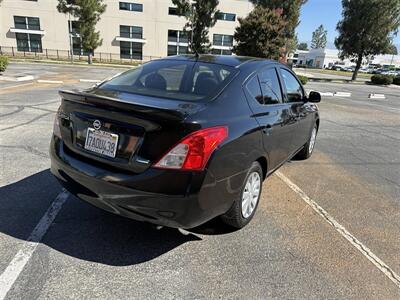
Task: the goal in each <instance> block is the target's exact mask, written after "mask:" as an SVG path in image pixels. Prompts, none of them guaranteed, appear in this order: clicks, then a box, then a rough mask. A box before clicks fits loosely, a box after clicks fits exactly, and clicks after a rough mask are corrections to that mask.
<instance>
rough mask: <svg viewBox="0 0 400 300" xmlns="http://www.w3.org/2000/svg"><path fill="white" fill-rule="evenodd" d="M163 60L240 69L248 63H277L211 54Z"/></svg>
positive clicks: (254, 58) (173, 57) (262, 59)
mask: <svg viewBox="0 0 400 300" xmlns="http://www.w3.org/2000/svg"><path fill="white" fill-rule="evenodd" d="M162 60H181V61H196V60H197V61H201V62H206V63H214V64H220V65H227V66H230V67H235V68H240V67H241V66H243V65H244V64H246V63H247V62H256V61H259V62H262V63H263V64H268V63H271V64H273V63H274V64H275V63H277V61H274V60H269V59H264V58H257V57H249V56H236V55H211V54H200V55H198V56H196V55H174V56H168V57H165V58H162Z"/></svg>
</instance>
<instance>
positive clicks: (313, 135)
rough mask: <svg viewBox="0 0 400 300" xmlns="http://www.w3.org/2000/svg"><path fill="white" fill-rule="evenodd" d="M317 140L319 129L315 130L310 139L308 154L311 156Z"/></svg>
mask: <svg viewBox="0 0 400 300" xmlns="http://www.w3.org/2000/svg"><path fill="white" fill-rule="evenodd" d="M316 138H317V128H315V127H314V128H313V130H312V132H311V137H310V146H309V147H308V153H309V154H311V153H312V152H313V150H314V146H315V140H316Z"/></svg>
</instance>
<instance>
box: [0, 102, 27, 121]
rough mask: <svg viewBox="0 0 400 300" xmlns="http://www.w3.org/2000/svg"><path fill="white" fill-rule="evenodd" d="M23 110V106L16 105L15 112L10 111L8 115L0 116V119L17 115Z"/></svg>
mask: <svg viewBox="0 0 400 300" xmlns="http://www.w3.org/2000/svg"><path fill="white" fill-rule="evenodd" d="M24 108H25V107H24V106H23V105H18V106H17V109H16V110H15V111H12V112H9V113H5V114H0V118H2V117H6V116H11V115H13V114H17V113H19V112H21V111H23V110H24Z"/></svg>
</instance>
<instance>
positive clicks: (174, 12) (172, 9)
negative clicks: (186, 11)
mask: <svg viewBox="0 0 400 300" xmlns="http://www.w3.org/2000/svg"><path fill="white" fill-rule="evenodd" d="M168 14H169V15H171V16H179V17H180V16H182V15H181V14H180V13H178V8H176V7H168Z"/></svg>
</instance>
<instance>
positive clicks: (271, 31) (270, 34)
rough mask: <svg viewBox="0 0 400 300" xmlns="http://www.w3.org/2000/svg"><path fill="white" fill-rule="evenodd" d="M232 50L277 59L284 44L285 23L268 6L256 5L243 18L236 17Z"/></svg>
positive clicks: (242, 53) (247, 54) (240, 53)
mask: <svg viewBox="0 0 400 300" xmlns="http://www.w3.org/2000/svg"><path fill="white" fill-rule="evenodd" d="M238 21H239V26H238V27H236V30H235V33H234V36H233V37H234V39H235V40H236V45H235V46H234V49H233V50H234V52H235V53H236V54H238V55H245V56H255V57H264V58H272V59H279V58H280V55H281V53H282V48H283V47H284V46H285V28H286V25H287V23H286V22H285V21H284V20H283V19H282V18H281V17H280V15H279V14H278V13H277V12H275V11H272V10H271V9H269V8H265V7H261V6H256V7H255V8H254V9H253V11H252V12H250V14H249V15H248V16H247V17H245V18H238Z"/></svg>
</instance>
